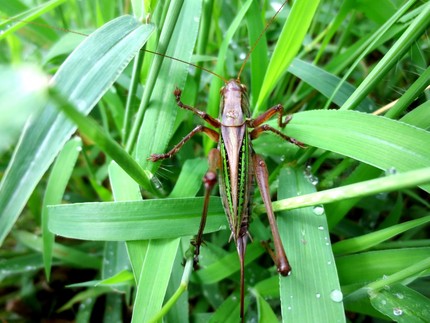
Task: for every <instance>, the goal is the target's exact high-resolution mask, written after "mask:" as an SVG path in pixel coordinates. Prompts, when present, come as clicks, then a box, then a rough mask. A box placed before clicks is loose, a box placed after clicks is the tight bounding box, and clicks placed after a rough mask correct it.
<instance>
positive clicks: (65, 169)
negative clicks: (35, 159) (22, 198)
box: [42, 137, 82, 280]
mask: <svg viewBox="0 0 430 323" xmlns="http://www.w3.org/2000/svg"><path fill="white" fill-rule="evenodd" d="M81 149H82V141H81V139H80V138H77V137H75V138H73V139H72V140H70V141H69V142H67V143H66V144H65V145H64V148H63V149H62V150H61V152H60V154H59V155H58V157H57V160H56V161H55V163H54V166H53V168H52V171H51V174H50V176H49V180H48V185H47V186H46V191H45V196H44V199H43V206H42V235H43V262H44V263H45V274H46V278H47V279H48V280H49V277H50V272H51V262H52V259H51V257H52V247H53V244H54V235H53V234H52V233H51V232H50V231H49V230H48V209H47V206H48V205H52V204H60V203H61V200H62V198H63V195H64V191H65V190H66V186H67V183H68V182H69V179H70V176H71V175H72V171H73V168H74V166H75V163H76V160H77V159H78V155H79V152H80V151H81Z"/></svg>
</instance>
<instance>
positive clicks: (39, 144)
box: [0, 16, 153, 244]
mask: <svg viewBox="0 0 430 323" xmlns="http://www.w3.org/2000/svg"><path fill="white" fill-rule="evenodd" d="M152 31H153V26H151V25H142V24H141V23H140V22H138V21H136V20H135V19H134V18H133V17H131V16H124V17H120V18H118V19H116V20H114V21H111V22H110V23H108V24H106V25H105V26H104V27H102V28H101V29H99V30H98V31H96V32H95V33H94V34H92V35H91V36H90V37H88V38H87V39H86V40H85V41H84V42H83V43H81V45H80V46H79V47H78V48H77V49H76V51H75V52H74V54H73V55H71V56H70V57H69V58H68V59H67V60H66V61H65V62H64V64H63V65H62V67H61V68H60V69H59V70H58V72H57V74H56V75H55V77H54V79H53V82H55V84H56V88H57V89H58V90H59V91H60V92H61V93H62V94H63V95H64V96H65V97H66V98H67V99H68V100H69V101H71V102H73V103H74V104H75V105H76V106H77V107H78V108H79V110H80V112H82V113H85V114H88V113H89V112H90V111H91V109H92V108H93V107H94V105H95V104H96V103H97V101H98V100H99V99H100V97H101V96H102V95H103V93H105V92H106V91H107V90H108V89H109V87H110V86H111V85H112V84H113V82H114V81H115V79H116V78H117V77H118V76H119V74H120V73H121V71H122V70H123V69H124V68H125V67H126V66H127V63H128V62H129V61H130V60H131V58H132V57H133V56H134V55H135V54H136V52H137V51H138V50H140V48H141V47H142V46H143V44H144V43H145V41H146V40H147V39H148V37H149V36H150V34H151V32H152ZM75 129H76V127H75V126H74V125H73V123H72V122H70V121H69V120H68V119H67V118H66V117H65V116H64V115H63V114H61V113H59V112H58V111H57V110H56V109H55V107H54V106H53V105H52V104H51V105H48V106H47V107H46V109H45V110H44V111H43V112H42V113H41V114H40V115H39V117H38V118H37V119H36V120H34V121H33V122H32V123H31V125H29V126H28V127H27V128H25V129H24V132H23V134H22V136H21V139H20V142H19V144H18V146H17V147H16V149H15V152H14V155H13V158H12V159H11V162H10V163H9V165H8V169H7V170H6V173H5V175H4V176H3V178H2V181H1V184H0V244H1V243H2V242H3V240H4V238H5V236H6V235H7V233H8V232H9V230H10V229H11V228H12V226H13V224H14V223H15V221H16V219H17V218H18V216H19V214H20V212H21V210H22V209H23V208H24V205H25V203H26V202H27V199H28V198H29V196H30V194H31V192H32V191H33V189H34V187H35V186H36V185H37V183H38V182H39V180H40V178H41V177H42V175H43V174H44V173H45V171H46V170H47V169H48V167H49V165H50V164H51V163H52V161H53V160H54V158H55V156H56V155H57V154H58V152H59V150H60V149H61V148H62V146H63V145H64V143H65V142H66V141H67V140H68V138H69V137H70V135H71V134H72V133H73V132H74V131H75Z"/></svg>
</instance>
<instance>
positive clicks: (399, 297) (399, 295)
mask: <svg viewBox="0 0 430 323" xmlns="http://www.w3.org/2000/svg"><path fill="white" fill-rule="evenodd" d="M396 296H397V298H398V299H403V298H404V297H405V296H404V295H403V294H401V293H396Z"/></svg>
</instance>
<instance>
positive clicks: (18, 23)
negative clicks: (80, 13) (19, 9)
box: [0, 0, 67, 41]
mask: <svg viewBox="0 0 430 323" xmlns="http://www.w3.org/2000/svg"><path fill="white" fill-rule="evenodd" d="M65 1H67V0H51V1H48V2H45V3H44V4H43V5H41V6H39V7H38V8H37V9H36V10H33V11H32V12H30V13H29V14H28V15H25V16H22V15H20V16H19V18H17V19H19V20H13V19H12V20H6V21H5V22H2V23H1V24H0V30H1V31H2V32H1V33H0V41H1V40H3V39H4V38H5V37H6V36H8V35H9V34H11V33H13V32H15V31H17V30H18V29H20V28H22V27H24V26H26V25H27V23H28V22H29V21H33V20H34V19H37V18H38V17H40V16H41V15H43V14H45V13H47V12H49V11H51V10H53V9H54V8H55V7H58V6H59V5H61V4H62V3H64V2H65Z"/></svg>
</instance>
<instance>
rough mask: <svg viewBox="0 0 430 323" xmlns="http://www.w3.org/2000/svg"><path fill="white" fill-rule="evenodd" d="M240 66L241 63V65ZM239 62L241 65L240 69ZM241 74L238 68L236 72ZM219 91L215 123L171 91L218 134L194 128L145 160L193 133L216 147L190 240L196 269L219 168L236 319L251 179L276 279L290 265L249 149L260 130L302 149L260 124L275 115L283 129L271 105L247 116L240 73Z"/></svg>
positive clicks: (262, 172) (278, 109) (263, 177)
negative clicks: (235, 279)
mask: <svg viewBox="0 0 430 323" xmlns="http://www.w3.org/2000/svg"><path fill="white" fill-rule="evenodd" d="M245 62H246V61H245ZM245 62H244V63H243V66H245ZM241 70H242V68H241ZM225 83H226V84H225V86H224V88H223V90H222V92H221V95H222V98H223V100H222V109H221V110H222V111H221V115H220V116H219V119H215V118H213V117H211V116H209V115H207V114H205V113H204V112H202V111H199V110H196V109H195V108H192V107H190V106H187V105H185V104H184V103H182V101H181V91H180V90H178V89H177V90H176V91H175V97H176V101H177V103H178V105H179V106H180V107H181V108H183V109H187V110H190V111H192V112H194V113H195V114H197V115H198V116H200V117H201V118H203V120H205V121H206V122H208V123H209V124H210V125H211V126H213V127H214V128H217V129H218V130H219V131H218V132H217V131H214V130H211V129H210V128H208V127H204V126H198V127H196V129H194V130H193V131H192V132H191V133H190V135H188V136H187V137H186V138H185V139H184V140H182V141H181V142H180V143H179V144H178V145H176V146H175V147H174V148H173V149H172V150H171V151H170V152H169V153H167V154H161V155H152V156H151V157H150V159H151V160H152V161H157V160H161V159H165V158H169V157H171V156H172V155H173V154H174V153H176V152H177V151H178V150H179V149H180V148H181V147H182V145H183V144H185V143H186V142H187V141H188V140H189V139H190V138H191V137H192V136H193V135H195V134H196V133H199V132H203V133H205V134H207V135H208V136H209V137H210V138H212V139H213V140H214V141H216V142H217V143H218V148H217V149H214V150H212V151H211V153H210V154H209V170H208V172H207V174H206V176H205V177H204V180H205V200H204V211H203V214H202V220H201V224H200V229H199V232H198V234H197V237H196V239H195V240H194V245H195V258H194V259H195V263H196V265H197V261H198V257H199V253H200V247H201V244H202V242H203V238H202V236H203V232H204V226H205V221H206V216H207V208H208V201H209V195H210V194H211V191H212V189H213V187H214V185H215V183H216V177H217V169H219V170H220V187H221V194H222V197H223V202H224V207H225V211H226V214H227V217H228V220H229V223H230V229H231V232H232V233H231V237H232V239H233V240H234V241H235V243H236V246H237V250H238V254H239V258H240V264H241V309H240V311H241V317H243V316H244V304H243V299H244V259H245V251H246V245H247V240H248V237H249V233H248V225H249V211H250V199H251V184H252V181H253V179H254V177H255V179H256V180H257V183H258V186H259V187H260V190H261V192H262V197H263V201H264V203H265V204H266V208H267V213H268V215H269V222H270V226H271V229H272V232H273V237H274V238H273V240H274V244H275V253H276V257H275V258H276V260H275V262H276V265H277V268H278V271H279V272H280V274H282V275H288V274H289V273H290V271H291V267H290V265H289V263H288V259H287V257H286V255H285V251H284V248H283V246H282V242H281V239H280V237H279V233H278V230H277V227H276V224H275V218H274V214H273V210H272V208H271V202H270V194H269V188H268V183H267V182H268V180H267V169H266V166H265V163H264V161H263V160H262V159H261V158H260V157H259V156H258V155H256V154H255V152H254V150H253V147H252V140H253V139H255V138H257V137H258V136H260V135H261V133H263V132H267V131H270V132H273V133H275V134H277V135H279V136H280V137H282V138H284V139H285V140H289V141H290V142H292V143H294V144H296V145H298V146H303V145H302V144H301V143H299V142H297V141H295V140H294V139H291V138H289V137H287V136H285V135H283V134H282V132H280V131H279V130H276V129H274V128H271V127H269V126H268V125H265V124H264V122H265V121H267V120H268V119H270V118H271V117H273V116H274V115H275V114H276V115H277V116H278V125H279V126H280V127H285V126H286V124H287V123H288V122H289V120H290V118H289V117H287V118H285V120H284V121H283V120H282V119H283V117H282V115H283V108H282V106H281V105H277V106H275V107H273V108H271V109H269V110H268V111H267V112H266V113H264V114H263V115H261V116H260V117H258V118H256V119H251V118H250V113H249V109H248V106H249V103H248V99H247V94H246V87H245V86H244V85H242V84H241V82H240V73H239V74H238V76H237V78H236V79H232V80H230V81H226V82H225Z"/></svg>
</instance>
